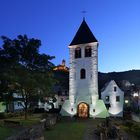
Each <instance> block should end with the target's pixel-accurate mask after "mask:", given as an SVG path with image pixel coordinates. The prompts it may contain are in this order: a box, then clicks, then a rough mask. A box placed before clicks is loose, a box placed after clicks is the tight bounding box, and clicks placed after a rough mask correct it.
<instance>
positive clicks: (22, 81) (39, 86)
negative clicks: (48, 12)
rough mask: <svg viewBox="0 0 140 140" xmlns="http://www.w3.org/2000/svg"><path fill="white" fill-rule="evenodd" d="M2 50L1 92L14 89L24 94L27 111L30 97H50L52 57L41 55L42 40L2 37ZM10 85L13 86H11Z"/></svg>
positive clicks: (0, 58)
mask: <svg viewBox="0 0 140 140" xmlns="http://www.w3.org/2000/svg"><path fill="white" fill-rule="evenodd" d="M1 39H2V41H3V45H2V47H1V48H0V67H1V69H0V87H1V88H0V93H3V92H6V93H7V92H8V91H9V90H13V91H15V92H17V93H18V94H20V95H22V97H23V99H24V104H25V107H24V109H25V112H27V106H28V104H29V103H30V100H31V99H30V97H31V96H32V95H35V94H49V93H50V92H51V88H52V86H53V84H54V82H55V81H54V80H53V73H52V68H53V66H54V65H53V63H51V60H52V59H53V58H54V57H53V56H50V55H46V54H40V53H39V47H40V46H41V41H40V40H38V39H34V38H28V37H27V36H26V35H19V36H18V37H17V38H15V39H10V38H8V37H5V36H2V37H1ZM9 85H10V86H9Z"/></svg>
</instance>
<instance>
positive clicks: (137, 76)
mask: <svg viewBox="0 0 140 140" xmlns="http://www.w3.org/2000/svg"><path fill="white" fill-rule="evenodd" d="M98 78H99V79H98V80H99V89H101V88H102V87H103V86H104V85H105V83H107V82H109V81H110V80H115V81H116V82H117V83H118V84H120V82H121V81H123V80H127V81H129V82H130V83H134V84H136V85H140V70H130V71H124V72H110V73H101V72H99V75H98Z"/></svg>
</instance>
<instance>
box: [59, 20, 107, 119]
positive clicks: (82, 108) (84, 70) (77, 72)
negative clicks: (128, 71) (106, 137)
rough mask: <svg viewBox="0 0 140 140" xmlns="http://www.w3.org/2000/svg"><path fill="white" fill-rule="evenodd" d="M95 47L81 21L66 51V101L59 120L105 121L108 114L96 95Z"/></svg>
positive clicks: (96, 61) (85, 25) (96, 49)
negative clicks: (67, 68)
mask: <svg viewBox="0 0 140 140" xmlns="http://www.w3.org/2000/svg"><path fill="white" fill-rule="evenodd" d="M98 46H99V43H98V41H97V39H96V38H95V37H94V35H93V33H92V32H91V30H90V28H89V27H88V25H87V23H86V21H85V20H83V22H82V24H81V25H80V27H79V29H78V31H77V33H76V35H75V37H74V39H73V40H72V42H71V44H70V45H69V46H68V47H69V55H70V60H69V61H70V70H69V100H66V101H65V102H64V104H63V106H62V109H61V112H60V113H61V115H62V116H78V117H82V118H86V117H94V118H106V117H108V116H109V113H108V111H107V109H106V107H105V104H104V102H103V100H100V99H99V95H98Z"/></svg>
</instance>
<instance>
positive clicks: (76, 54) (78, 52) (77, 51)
mask: <svg viewBox="0 0 140 140" xmlns="http://www.w3.org/2000/svg"><path fill="white" fill-rule="evenodd" d="M75 58H81V48H80V47H78V48H76V49H75Z"/></svg>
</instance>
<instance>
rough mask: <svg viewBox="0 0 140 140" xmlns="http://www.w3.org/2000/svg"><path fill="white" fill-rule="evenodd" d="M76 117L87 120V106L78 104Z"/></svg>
mask: <svg viewBox="0 0 140 140" xmlns="http://www.w3.org/2000/svg"><path fill="white" fill-rule="evenodd" d="M77 112H78V117H80V118H87V117H88V116H89V105H88V104H86V103H80V104H79V105H78V110H77Z"/></svg>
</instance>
